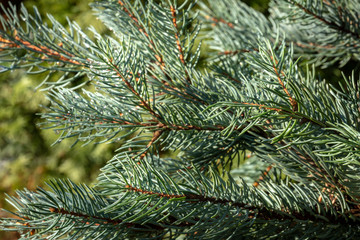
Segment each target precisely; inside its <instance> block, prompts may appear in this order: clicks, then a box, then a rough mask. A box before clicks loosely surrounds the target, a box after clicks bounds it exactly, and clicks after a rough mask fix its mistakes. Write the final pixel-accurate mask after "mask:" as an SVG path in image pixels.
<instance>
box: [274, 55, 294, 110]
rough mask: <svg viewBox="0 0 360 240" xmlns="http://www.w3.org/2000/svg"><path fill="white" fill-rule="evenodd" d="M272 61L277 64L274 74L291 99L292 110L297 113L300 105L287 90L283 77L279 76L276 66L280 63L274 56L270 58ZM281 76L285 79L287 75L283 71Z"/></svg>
mask: <svg viewBox="0 0 360 240" xmlns="http://www.w3.org/2000/svg"><path fill="white" fill-rule="evenodd" d="M270 58H271V60H272V61H274V62H275V64H273V69H274V72H275V74H276V77H277V79H278V80H279V83H280V85H281V86H282V88H283V90H284V92H285V93H286V95H287V96H288V97H289V101H290V104H291V106H292V109H293V111H294V112H296V111H297V110H298V104H297V102H296V100H295V99H294V98H293V97H292V96H291V94H290V93H289V91H288V90H287V88H286V86H285V84H284V82H283V81H282V79H281V76H280V74H279V71H278V69H277V67H276V65H277V64H278V61H277V60H276V59H274V58H273V57H272V56H270ZM281 74H282V75H283V76H284V77H285V73H284V72H283V71H281Z"/></svg>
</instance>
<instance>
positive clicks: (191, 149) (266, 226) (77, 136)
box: [0, 0, 360, 239]
mask: <svg viewBox="0 0 360 240" xmlns="http://www.w3.org/2000/svg"><path fill="white" fill-rule="evenodd" d="M92 7H93V8H94V10H95V11H96V14H97V16H98V18H99V19H100V20H101V21H103V23H104V24H105V25H106V26H107V27H108V28H109V30H111V32H112V34H110V35H109V36H101V35H100V34H98V33H97V32H96V31H95V30H94V29H91V30H92V32H93V38H90V37H88V36H87V35H86V34H85V33H84V32H83V31H82V30H81V29H80V28H79V27H78V25H77V24H76V23H72V22H69V28H68V29H66V28H65V27H63V26H61V25H60V24H59V23H58V22H57V21H56V20H55V19H53V18H52V17H51V16H50V15H49V16H48V20H49V21H50V23H47V22H46V21H43V20H42V17H41V16H40V14H39V13H38V12H37V10H36V9H35V10H34V13H32V14H29V13H28V11H27V10H26V9H25V8H24V7H23V8H21V11H20V14H19V15H17V10H16V9H15V8H14V7H12V8H10V9H6V10H5V12H6V14H5V16H4V17H3V18H2V19H1V23H2V27H3V29H4V30H2V31H1V33H0V42H1V65H2V68H3V69H4V70H14V69H24V70H25V71H26V72H27V73H28V74H40V75H39V76H44V75H45V76H46V78H45V79H44V81H43V83H42V84H41V87H42V89H43V90H44V91H46V94H47V96H48V98H49V99H50V101H51V105H50V106H49V107H47V112H46V113H44V114H42V118H43V119H44V124H46V126H45V127H48V128H51V129H53V130H55V131H56V132H58V133H59V138H58V140H57V142H60V141H62V140H63V139H66V138H71V139H74V140H75V143H77V142H84V143H85V144H88V143H97V144H104V143H110V144H118V145H119V146H120V147H119V149H118V150H117V152H116V153H115V155H114V157H113V158H112V159H110V160H109V161H108V163H107V164H106V165H105V166H104V167H103V168H102V169H101V173H100V175H99V177H98V180H97V182H96V184H95V186H94V187H90V186H86V185H82V184H75V183H73V182H72V181H71V180H60V179H57V180H52V181H49V182H48V186H49V189H50V190H45V189H42V188H39V189H38V190H37V191H29V190H26V189H25V190H21V191H18V192H17V196H8V201H9V202H10V203H11V204H12V205H13V206H14V207H15V209H16V211H15V212H13V215H14V217H13V218H3V219H1V224H0V226H1V229H2V230H5V231H18V232H20V233H21V239H271V238H275V239H298V238H299V239H358V238H359V237H360V177H359V176H360V167H359V166H360V164H359V163H360V100H359V98H360V97H359V95H360V93H359V86H358V80H357V78H358V77H359V76H355V75H356V74H353V75H350V76H346V75H345V74H344V76H343V77H342V78H341V79H338V86H335V85H332V84H329V83H327V82H326V81H325V80H323V79H321V78H320V77H319V76H318V74H317V71H316V69H317V67H321V68H339V67H340V66H342V65H344V64H346V63H347V62H348V61H349V60H350V59H351V60H352V61H359V60H360V28H359V24H360V16H359V14H360V2H359V1H358V0H273V1H272V2H271V3H270V9H269V12H270V16H269V17H266V16H264V15H263V14H261V13H259V12H257V11H255V10H253V9H251V8H250V7H248V6H247V5H245V4H244V3H242V2H240V1H237V0H211V1H208V3H206V4H205V3H204V2H202V1H198V2H195V1H186V2H185V3H183V4H180V3H178V2H177V1H176V0H168V1H161V3H156V2H155V1H151V0H149V1H145V2H144V1H140V0H134V1H130V0H116V1H115V0H102V1H96V2H94V3H93V4H92ZM199 40H201V42H202V43H205V44H206V45H207V48H205V49H207V52H206V53H203V52H202V51H201V49H203V48H202V47H201V44H200V43H199ZM202 63H204V64H202ZM52 75H55V78H56V80H55V81H53V80H51V79H53V78H50V76H52ZM165 151H166V153H164V152H165ZM169 153H170V154H169ZM248 153H250V154H251V157H250V158H245V157H244V155H246V154H248Z"/></svg>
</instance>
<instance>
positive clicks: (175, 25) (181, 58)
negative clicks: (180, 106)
mask: <svg viewBox="0 0 360 240" xmlns="http://www.w3.org/2000/svg"><path fill="white" fill-rule="evenodd" d="M170 11H171V15H172V22H173V25H174V28H175V39H176V45H177V48H178V50H179V58H180V61H181V63H182V64H183V65H184V67H185V68H186V63H185V58H184V53H183V49H182V47H181V43H180V38H179V32H178V30H177V23H176V10H175V8H173V6H170ZM185 74H186V81H187V82H188V83H189V84H191V80H190V76H189V73H188V71H187V70H186V69H185Z"/></svg>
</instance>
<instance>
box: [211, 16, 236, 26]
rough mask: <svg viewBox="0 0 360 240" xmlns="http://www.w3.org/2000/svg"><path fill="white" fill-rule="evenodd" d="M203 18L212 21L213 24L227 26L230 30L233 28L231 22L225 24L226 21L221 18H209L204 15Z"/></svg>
mask: <svg viewBox="0 0 360 240" xmlns="http://www.w3.org/2000/svg"><path fill="white" fill-rule="evenodd" d="M205 18H206V19H207V20H211V21H213V22H214V24H217V23H223V24H225V25H227V26H229V27H230V28H234V24H232V23H231V22H227V21H225V20H224V19H222V18H215V17H211V16H209V15H206V16H205Z"/></svg>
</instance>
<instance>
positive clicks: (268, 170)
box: [253, 165, 273, 187]
mask: <svg viewBox="0 0 360 240" xmlns="http://www.w3.org/2000/svg"><path fill="white" fill-rule="evenodd" d="M272 168H273V166H272V165H270V166H268V167H267V168H266V170H265V171H264V172H263V173H262V174H261V176H260V177H259V178H258V180H256V181H255V182H254V183H253V186H254V187H258V186H259V185H260V182H261V181H262V180H264V176H267V175H268V174H269V172H270V170H271V169H272Z"/></svg>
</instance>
